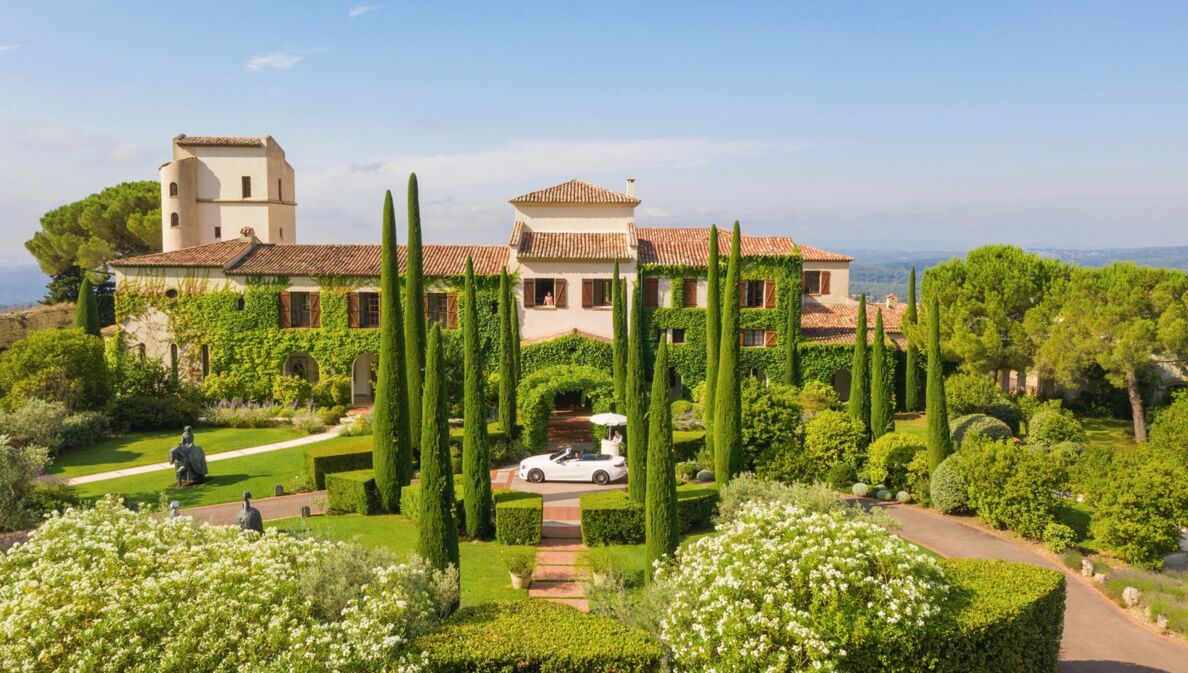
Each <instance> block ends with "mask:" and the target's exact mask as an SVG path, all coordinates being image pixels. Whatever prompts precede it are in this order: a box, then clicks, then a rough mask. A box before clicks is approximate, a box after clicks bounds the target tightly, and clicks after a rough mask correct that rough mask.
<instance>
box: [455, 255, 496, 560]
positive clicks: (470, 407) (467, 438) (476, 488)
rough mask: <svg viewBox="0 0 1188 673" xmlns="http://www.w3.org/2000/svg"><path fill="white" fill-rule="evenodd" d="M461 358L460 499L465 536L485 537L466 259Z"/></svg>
mask: <svg viewBox="0 0 1188 673" xmlns="http://www.w3.org/2000/svg"><path fill="white" fill-rule="evenodd" d="M462 301H463V302H464V303H463V306H462V344H463V345H462V347H463V355H464V361H465V362H464V368H465V373H464V381H463V391H462V394H463V400H462V402H463V408H464V417H463V429H462V431H463V435H462V499H463V501H464V504H465V506H466V534H467V535H469V536H470V537H472V538H482V537H486V536H487V535H488V534H489V533H490V532H491V457H490V456H489V455H488V454H487V451H488V448H487V409H486V407H485V406H484V404H483V354H482V350H481V348H482V346H481V344H480V343H479V333H478V294H477V293H476V291H475V286H474V262H473V261H471V259H470V258H469V257H467V258H466V281H465V291H464V295H463V298H462Z"/></svg>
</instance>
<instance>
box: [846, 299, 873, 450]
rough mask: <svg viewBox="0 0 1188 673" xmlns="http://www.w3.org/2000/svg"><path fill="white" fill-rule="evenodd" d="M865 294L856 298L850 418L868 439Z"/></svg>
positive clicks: (867, 362)
mask: <svg viewBox="0 0 1188 673" xmlns="http://www.w3.org/2000/svg"><path fill="white" fill-rule="evenodd" d="M866 339H867V332H866V294H862V295H861V296H860V297H859V298H858V320H857V322H856V323H855V324H854V360H853V362H852V364H851V365H850V403H849V411H850V418H852V419H854V420H856V421H858V422H860V423H862V427H863V428H864V432H865V433H866V438H867V439H868V440H869V439H870V365H869V354H868V352H867V344H866Z"/></svg>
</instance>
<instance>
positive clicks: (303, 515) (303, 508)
mask: <svg viewBox="0 0 1188 673" xmlns="http://www.w3.org/2000/svg"><path fill="white" fill-rule="evenodd" d="M301 518H302V519H308V518H309V505H302V506H301Z"/></svg>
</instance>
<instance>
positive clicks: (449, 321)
mask: <svg viewBox="0 0 1188 673" xmlns="http://www.w3.org/2000/svg"><path fill="white" fill-rule="evenodd" d="M445 326H446V329H457V328H458V295H456V294H454V293H453V292H451V293H449V294H447V295H446V324H445Z"/></svg>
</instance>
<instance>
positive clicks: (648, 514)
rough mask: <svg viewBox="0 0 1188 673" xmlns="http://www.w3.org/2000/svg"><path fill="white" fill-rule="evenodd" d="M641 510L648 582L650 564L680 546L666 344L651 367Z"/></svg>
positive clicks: (651, 570)
mask: <svg viewBox="0 0 1188 673" xmlns="http://www.w3.org/2000/svg"><path fill="white" fill-rule="evenodd" d="M647 481H648V485H647V501H646V503H645V510H644V522H645V538H646V541H647V561H648V564H647V566H646V567H645V577H646V578H647V580H648V581H649V582H650V581H651V580H652V573H653V571H654V568H653V564H654V562H656V561H659V560H661V559H663V558H665V557H668V556H671V555H672V554H673V553H674V552H676V549H677V545H678V544H679V543H680V530H679V529H678V527H677V511H676V508H677V490H676V467H675V465H673V454H672V407H671V406H670V404H669V393H668V343H667V342H666V341H665V340H664V339H661V340H660V350H659V352H658V353H657V354H656V362H655V364H654V366H653V368H652V405H651V408H650V410H649V412H648V477H647Z"/></svg>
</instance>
